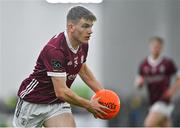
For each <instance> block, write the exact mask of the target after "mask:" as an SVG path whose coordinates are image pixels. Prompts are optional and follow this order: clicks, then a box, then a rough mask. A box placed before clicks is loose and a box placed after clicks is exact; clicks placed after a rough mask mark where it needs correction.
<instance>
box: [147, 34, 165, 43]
mask: <svg viewBox="0 0 180 128" xmlns="http://www.w3.org/2000/svg"><path fill="white" fill-rule="evenodd" d="M152 41H157V42H159V43H160V44H164V39H163V38H161V37H159V36H153V37H151V38H150V39H149V42H150V43H151V42H152Z"/></svg>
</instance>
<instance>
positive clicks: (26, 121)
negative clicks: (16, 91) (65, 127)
mask: <svg viewBox="0 0 180 128" xmlns="http://www.w3.org/2000/svg"><path fill="white" fill-rule="evenodd" d="M62 113H71V107H70V104H68V103H66V102H65V103H59V104H33V103H29V102H26V101H23V100H21V99H19V101H18V103H17V105H16V110H15V114H14V119H13V126H14V127H41V126H42V125H43V123H44V122H45V121H46V120H48V119H49V118H51V117H54V116H57V115H59V114H62Z"/></svg>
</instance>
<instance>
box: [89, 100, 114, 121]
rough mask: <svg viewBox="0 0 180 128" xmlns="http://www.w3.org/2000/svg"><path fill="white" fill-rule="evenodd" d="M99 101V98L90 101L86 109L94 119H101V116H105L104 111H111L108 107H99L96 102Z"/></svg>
mask: <svg viewBox="0 0 180 128" xmlns="http://www.w3.org/2000/svg"><path fill="white" fill-rule="evenodd" d="M99 99H100V97H98V98H94V99H91V101H90V107H89V108H87V110H88V111H89V112H91V113H92V114H93V115H94V117H95V118H98V117H99V118H103V116H105V115H107V112H105V111H111V109H109V108H108V107H106V106H103V105H101V104H100V103H99V102H98V101H99Z"/></svg>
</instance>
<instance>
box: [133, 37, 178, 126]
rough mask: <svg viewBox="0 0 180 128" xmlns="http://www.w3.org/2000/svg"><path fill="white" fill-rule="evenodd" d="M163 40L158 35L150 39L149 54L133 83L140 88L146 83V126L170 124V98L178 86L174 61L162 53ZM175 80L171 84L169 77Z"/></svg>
mask: <svg viewBox="0 0 180 128" xmlns="http://www.w3.org/2000/svg"><path fill="white" fill-rule="evenodd" d="M163 47H164V41H163V39H162V38H160V37H152V38H151V39H150V56H148V57H147V58H145V59H144V60H143V61H142V63H141V64H140V66H139V69H138V73H139V74H138V76H137V78H136V80H135V85H136V86H137V87H139V88H141V87H142V86H143V85H147V89H148V93H149V98H150V103H151V107H150V110H149V114H148V115H147V117H146V119H145V122H144V125H145V126H146V127H153V126H156V127H163V126H171V120H170V116H171V113H172V111H173V108H174V106H173V104H172V103H171V98H172V96H173V95H174V94H175V92H176V90H177V89H178V88H179V87H180V74H179V72H178V69H177V67H176V65H175V63H174V61H173V60H172V59H170V58H168V57H165V56H164V55H163V54H162V51H163ZM174 75H176V81H175V83H174V84H173V85H171V86H170V84H171V78H172V77H173V76H174Z"/></svg>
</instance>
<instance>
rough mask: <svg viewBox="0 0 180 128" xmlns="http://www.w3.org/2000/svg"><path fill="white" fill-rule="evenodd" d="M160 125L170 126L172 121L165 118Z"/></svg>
mask: <svg viewBox="0 0 180 128" xmlns="http://www.w3.org/2000/svg"><path fill="white" fill-rule="evenodd" d="M162 127H172V122H171V119H170V118H166V120H164V122H163V123H162Z"/></svg>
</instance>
